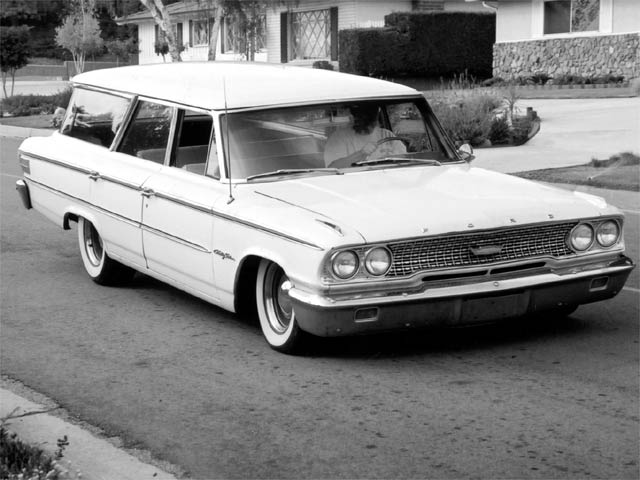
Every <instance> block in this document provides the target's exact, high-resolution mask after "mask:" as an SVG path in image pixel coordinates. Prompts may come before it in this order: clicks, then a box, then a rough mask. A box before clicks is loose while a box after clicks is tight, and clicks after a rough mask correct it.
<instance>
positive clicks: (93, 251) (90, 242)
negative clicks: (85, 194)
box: [83, 220, 103, 267]
mask: <svg viewBox="0 0 640 480" xmlns="http://www.w3.org/2000/svg"><path fill="white" fill-rule="evenodd" d="M83 235H84V247H85V251H86V252H87V258H88V259H89V262H91V265H93V266H94V267H99V266H100V263H101V262H102V254H103V248H102V239H101V238H100V235H99V234H98V231H97V230H96V229H95V228H94V226H93V224H92V223H91V222H88V221H86V220H85V221H84V232H83Z"/></svg>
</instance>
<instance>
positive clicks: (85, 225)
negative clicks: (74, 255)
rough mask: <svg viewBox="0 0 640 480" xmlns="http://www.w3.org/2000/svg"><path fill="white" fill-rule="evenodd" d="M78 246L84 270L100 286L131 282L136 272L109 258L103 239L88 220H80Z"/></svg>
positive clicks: (81, 218)
mask: <svg viewBox="0 0 640 480" xmlns="http://www.w3.org/2000/svg"><path fill="white" fill-rule="evenodd" d="M78 246H79V247H80V256H81V257H82V263H83V265H84V269H85V270H86V271H87V273H88V274H89V276H90V277H91V279H92V280H93V281H94V282H96V283H98V284H100V285H118V284H121V283H124V282H126V281H127V280H130V279H131V277H132V276H133V274H134V271H133V270H132V269H131V268H129V267H126V266H124V265H122V264H121V263H118V262H116V261H115V260H113V259H111V258H109V256H108V255H107V252H106V250H105V248H104V243H103V242H102V237H101V236H100V234H99V233H98V231H97V230H96V228H95V227H94V225H93V224H92V223H91V222H90V221H89V220H87V219H85V218H83V217H80V218H78Z"/></svg>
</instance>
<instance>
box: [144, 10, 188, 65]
mask: <svg viewBox="0 0 640 480" xmlns="http://www.w3.org/2000/svg"><path fill="white" fill-rule="evenodd" d="M140 2H141V3H142V4H143V5H144V6H145V7H146V8H147V10H149V13H150V14H151V16H152V17H153V20H154V21H155V22H156V24H157V25H158V26H159V27H160V29H161V30H162V31H163V32H164V36H165V38H166V39H167V45H169V54H170V55H171V60H172V61H174V62H181V61H182V59H181V58H180V50H179V49H178V45H177V43H176V36H175V35H174V34H173V24H172V22H171V17H170V16H169V14H168V13H167V10H166V8H165V6H164V4H163V3H162V0H140Z"/></svg>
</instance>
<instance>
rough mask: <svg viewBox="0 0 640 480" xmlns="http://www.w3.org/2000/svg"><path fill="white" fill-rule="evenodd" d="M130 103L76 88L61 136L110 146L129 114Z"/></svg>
mask: <svg viewBox="0 0 640 480" xmlns="http://www.w3.org/2000/svg"><path fill="white" fill-rule="evenodd" d="M129 102H130V100H129V99H128V98H123V97H118V96H116V95H111V94H109V93H104V92H97V91H94V90H85V89H82V88H76V89H75V90H74V92H73V96H72V97H71V101H70V102H69V108H68V109H67V111H66V113H65V117H64V121H63V122H62V126H61V127H60V133H62V134H63V135H67V136H69V137H75V138H79V139H80V140H84V141H86V142H90V143H95V144H97V145H102V146H103V147H109V146H111V142H113V139H114V137H115V135H116V132H117V131H118V128H119V127H120V124H121V123H122V119H123V118H124V116H125V113H126V112H127V108H128V107H129Z"/></svg>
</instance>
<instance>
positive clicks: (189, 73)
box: [73, 62, 418, 110]
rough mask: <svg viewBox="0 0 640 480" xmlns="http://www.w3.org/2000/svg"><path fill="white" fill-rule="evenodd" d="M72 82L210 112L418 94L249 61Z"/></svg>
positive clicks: (95, 75)
mask: <svg viewBox="0 0 640 480" xmlns="http://www.w3.org/2000/svg"><path fill="white" fill-rule="evenodd" d="M73 83H74V84H76V85H88V86H93V87H99V88H105V89H109V90H116V91H119V92H126V93H132V94H136V95H143V96H146V97H151V98H157V99H163V100H167V101H171V102H175V103H180V104H183V105H189V106H194V107H200V108H204V109H207V110H223V109H225V108H227V109H230V110H231V109H238V108H248V107H263V106H271V105H274V106H275V105H291V104H300V103H307V104H308V103H320V102H322V103H324V102H331V101H334V100H337V101H339V100H348V99H361V98H373V97H376V98H380V97H398V96H415V95H417V94H418V92H417V91H416V90H414V89H412V88H409V87H406V86H404V85H400V84H397V83H392V82H386V81H383V80H378V79H374V78H369V77H361V76H358V75H349V74H345V73H338V72H333V71H330V70H322V69H314V68H305V67H294V66H288V65H279V64H269V63H249V62H176V63H162V64H153V65H136V66H128V67H119V68H110V69H103V70H94V71H91V72H87V73H82V74H79V75H77V76H75V77H74V78H73Z"/></svg>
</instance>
